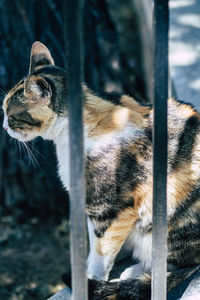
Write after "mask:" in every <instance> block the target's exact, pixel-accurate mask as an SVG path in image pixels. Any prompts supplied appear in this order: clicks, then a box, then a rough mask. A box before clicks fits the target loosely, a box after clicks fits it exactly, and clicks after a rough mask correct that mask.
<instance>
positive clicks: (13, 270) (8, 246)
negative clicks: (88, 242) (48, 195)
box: [0, 216, 69, 300]
mask: <svg viewBox="0 0 200 300" xmlns="http://www.w3.org/2000/svg"><path fill="white" fill-rule="evenodd" d="M68 236H69V235H68V222H67V221H62V222H61V224H59V225H56V224H51V222H46V223H44V222H43V223H41V221H39V220H38V219H37V218H32V219H30V220H29V221H28V222H26V223H25V224H19V223H18V222H17V221H15V220H14V219H13V218H12V216H5V217H2V218H1V219H0V248H1V251H0V274H1V275H0V299H2V300H32V299H38V300H39V299H47V298H48V297H49V296H51V295H52V294H54V293H55V292H57V291H59V290H60V289H62V288H63V287H64V284H63V283H62V279H61V276H62V274H63V273H64V272H66V271H67V270H68V269H69V241H68Z"/></svg>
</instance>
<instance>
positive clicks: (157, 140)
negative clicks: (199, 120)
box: [152, 0, 169, 300]
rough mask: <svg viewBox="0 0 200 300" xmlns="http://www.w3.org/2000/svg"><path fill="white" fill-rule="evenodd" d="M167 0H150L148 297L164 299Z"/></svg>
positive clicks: (165, 264) (155, 299)
mask: <svg viewBox="0 0 200 300" xmlns="http://www.w3.org/2000/svg"><path fill="white" fill-rule="evenodd" d="M168 28H169V8H168V0H154V80H155V81H154V131H153V148H154V150H153V154H154V156H153V157H154V158H153V174H154V176H153V179H154V181H153V241H152V299H153V300H161V299H162V300H165V299H166V271H167V262H166V258H167V205H166V198H167V99H168Z"/></svg>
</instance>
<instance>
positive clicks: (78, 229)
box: [64, 0, 88, 300]
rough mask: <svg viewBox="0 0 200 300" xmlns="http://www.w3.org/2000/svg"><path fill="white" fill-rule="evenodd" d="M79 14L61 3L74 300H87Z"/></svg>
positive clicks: (79, 4) (78, 3)
mask: <svg viewBox="0 0 200 300" xmlns="http://www.w3.org/2000/svg"><path fill="white" fill-rule="evenodd" d="M82 14H83V1H82V0H73V1H70V0H65V1H64V17H65V41H66V63H67V93H68V99H66V101H67V104H66V105H67V106H68V109H69V142H70V225H71V231H70V247H71V248H70V249H71V267H72V299H73V300H87V299H88V296H87V277H86V241H87V235H86V217H85V179H84V172H85V170H84V152H83V126H82V123H83V95H82V28H83V26H82ZM66 139H67V137H66ZM66 155H67V154H66Z"/></svg>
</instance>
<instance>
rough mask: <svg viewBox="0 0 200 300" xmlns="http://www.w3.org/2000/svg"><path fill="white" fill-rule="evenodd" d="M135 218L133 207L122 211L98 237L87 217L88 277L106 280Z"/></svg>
mask: <svg viewBox="0 0 200 300" xmlns="http://www.w3.org/2000/svg"><path fill="white" fill-rule="evenodd" d="M134 220H135V213H134V210H133V208H128V209H126V210H125V211H122V212H121V213H120V214H119V215H118V216H117V218H115V219H114V220H113V221H112V223H111V224H110V225H109V226H108V228H107V229H106V230H105V231H104V232H103V234H102V235H101V236H100V237H99V236H98V235H96V234H95V232H96V231H95V223H96V222H92V221H91V220H90V219H89V218H88V229H89V238H90V254H89V257H88V277H89V278H95V279H101V280H108V277H109V273H110V271H111V269H112V266H113V264H114V260H115V257H116V256H117V254H118V252H119V251H120V249H121V247H122V245H123V243H124V242H125V240H126V238H127V237H128V235H129V233H130V231H131V229H132V227H133V223H134Z"/></svg>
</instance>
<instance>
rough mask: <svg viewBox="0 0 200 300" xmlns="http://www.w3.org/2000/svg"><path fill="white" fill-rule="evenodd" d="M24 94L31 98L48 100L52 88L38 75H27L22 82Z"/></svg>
mask: <svg viewBox="0 0 200 300" xmlns="http://www.w3.org/2000/svg"><path fill="white" fill-rule="evenodd" d="M24 95H25V96H26V97H29V98H30V99H32V100H39V99H40V100H47V101H48V100H49V99H50V98H51V96H52V90H51V87H50V85H49V83H48V82H47V81H46V80H45V79H44V78H42V77H39V76H34V75H31V76H28V77H27V78H26V80H25V82H24Z"/></svg>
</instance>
